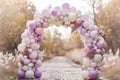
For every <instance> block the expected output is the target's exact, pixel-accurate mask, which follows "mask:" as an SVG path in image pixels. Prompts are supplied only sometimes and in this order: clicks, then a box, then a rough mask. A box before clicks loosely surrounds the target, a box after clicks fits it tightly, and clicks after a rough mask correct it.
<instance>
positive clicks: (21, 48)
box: [17, 43, 26, 52]
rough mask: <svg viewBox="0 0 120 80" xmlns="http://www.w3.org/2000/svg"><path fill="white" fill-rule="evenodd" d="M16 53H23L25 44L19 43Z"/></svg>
mask: <svg viewBox="0 0 120 80" xmlns="http://www.w3.org/2000/svg"><path fill="white" fill-rule="evenodd" d="M17 48H18V51H20V52H24V50H25V48H26V44H25V43H21V44H19V45H18V47H17Z"/></svg>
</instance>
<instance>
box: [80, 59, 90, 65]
mask: <svg viewBox="0 0 120 80" xmlns="http://www.w3.org/2000/svg"><path fill="white" fill-rule="evenodd" d="M90 63H91V61H90V60H89V59H88V58H83V61H82V65H84V66H90Z"/></svg>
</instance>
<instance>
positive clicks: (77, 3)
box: [30, 0, 110, 39]
mask: <svg viewBox="0 0 120 80" xmlns="http://www.w3.org/2000/svg"><path fill="white" fill-rule="evenodd" d="M30 1H33V2H34V4H35V6H36V10H37V11H41V10H42V9H46V8H48V6H49V5H51V7H52V8H54V7H55V6H61V5H62V4H63V3H66V2H67V3H69V4H70V6H73V7H76V8H77V9H78V10H81V12H82V14H84V13H86V12H92V10H91V8H90V6H89V5H88V4H87V2H86V1H85V0H30ZM109 1H110V0H103V5H106V4H107V3H108V2H109ZM48 29H50V31H51V33H53V31H54V29H59V31H60V32H61V33H62V38H63V39H66V38H69V35H70V34H71V29H70V28H68V29H65V28H64V27H59V28H56V27H55V26H53V27H52V28H51V27H50V28H48Z"/></svg>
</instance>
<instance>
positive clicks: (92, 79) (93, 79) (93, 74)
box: [88, 70, 99, 80]
mask: <svg viewBox="0 0 120 80" xmlns="http://www.w3.org/2000/svg"><path fill="white" fill-rule="evenodd" d="M98 75H99V73H98V71H96V70H91V71H90V72H89V74H88V76H89V79H90V80H97V78H98Z"/></svg>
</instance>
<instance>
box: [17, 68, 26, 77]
mask: <svg viewBox="0 0 120 80" xmlns="http://www.w3.org/2000/svg"><path fill="white" fill-rule="evenodd" d="M18 77H19V78H20V79H23V78H25V72H24V71H23V70H19V71H18Z"/></svg>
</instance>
